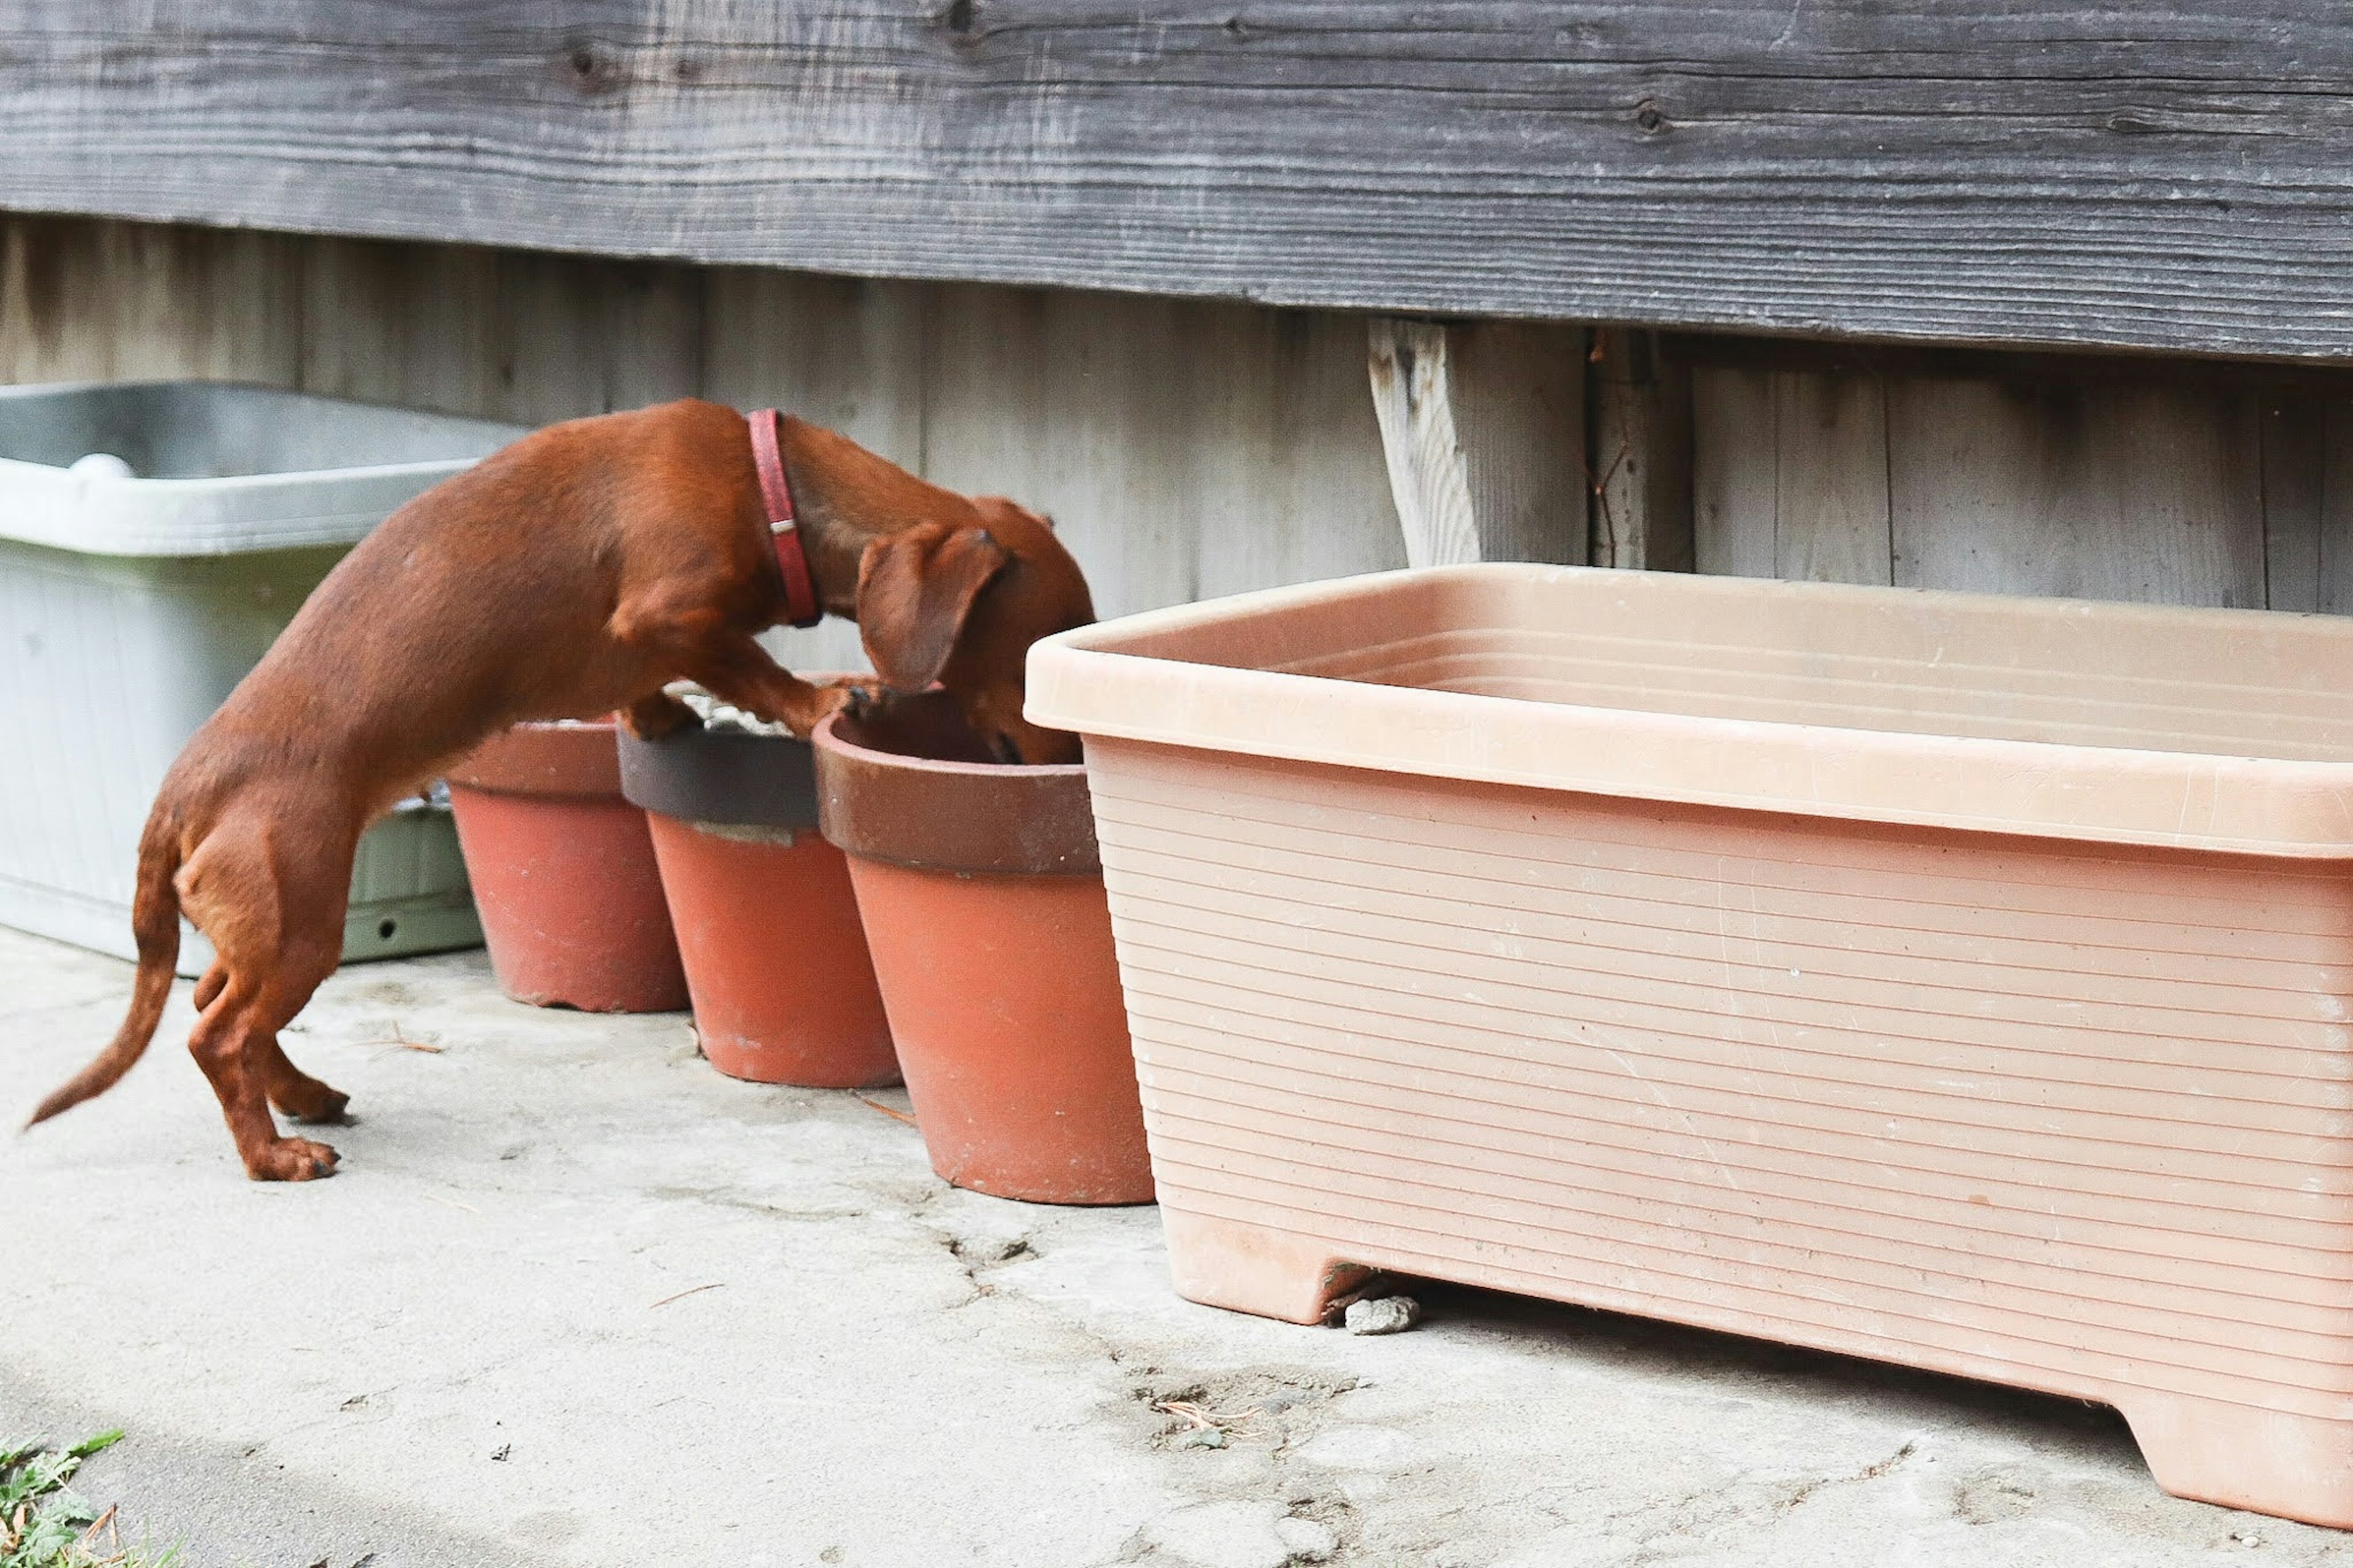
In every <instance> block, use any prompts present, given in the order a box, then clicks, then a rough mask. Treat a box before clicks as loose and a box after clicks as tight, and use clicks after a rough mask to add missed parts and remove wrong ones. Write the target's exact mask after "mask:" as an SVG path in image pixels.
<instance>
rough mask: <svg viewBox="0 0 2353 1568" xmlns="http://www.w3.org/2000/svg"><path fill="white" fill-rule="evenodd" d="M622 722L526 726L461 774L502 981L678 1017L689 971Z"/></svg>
mask: <svg viewBox="0 0 2353 1568" xmlns="http://www.w3.org/2000/svg"><path fill="white" fill-rule="evenodd" d="M614 728H615V727H614V725H613V723H612V721H609V720H607V721H603V722H599V723H594V724H579V723H554V724H518V725H516V726H515V727H514V728H513V729H512V730H509V731H506V732H505V733H504V734H501V735H498V736H495V737H493V738H492V739H491V740H489V741H487V742H483V744H482V745H481V746H480V747H478V748H477V749H476V750H475V752H474V753H473V754H472V755H471V756H470V757H468V758H467V759H466V760H465V761H464V762H463V763H459V765H458V766H457V767H455V768H452V769H451V770H450V772H449V804H450V805H451V807H452V808H453V809H454V810H455V812H456V814H457V818H458V843H459V847H460V848H461V849H462V850H463V851H464V853H465V857H466V874H467V876H468V877H469V878H470V879H471V880H472V882H473V884H474V903H475V905H476V907H477V908H478V909H479V910H480V911H481V916H482V937H483V941H484V942H485V943H486V944H487V945H488V946H489V948H490V950H491V971H492V972H493V973H496V974H497V976H498V980H499V989H500V990H501V991H503V992H505V993H506V994H508V995H510V996H512V997H513V998H514V999H515V1000H516V1001H518V1002H529V1003H531V1004H533V1005H535V1006H541V1007H577V1008H579V1009H580V1010H581V1011H582V1012H584V1013H666V1012H670V1011H671V1010H672V1009H675V1008H680V1007H683V1006H685V1005H686V975H685V973H684V972H683V971H681V969H680V967H679V961H678V942H677V939H676V938H674V937H673V936H672V935H671V934H670V911H669V910H668V908H667V907H665V905H664V904H663V902H662V890H661V878H660V875H659V872H657V871H656V870H655V868H654V850H653V842H652V840H651V839H650V838H649V837H648V836H647V833H646V815H645V813H644V812H642V811H640V810H638V808H637V807H636V806H634V805H630V804H629V803H628V802H627V801H625V800H623V799H622V798H621V775H620V762H619V758H618V757H617V754H616V752H615V750H614V742H613V731H614Z"/></svg>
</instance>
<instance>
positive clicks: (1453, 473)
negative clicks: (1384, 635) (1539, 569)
mask: <svg viewBox="0 0 2353 1568" xmlns="http://www.w3.org/2000/svg"><path fill="white" fill-rule="evenodd" d="M1369 337H1370V342H1369V345H1368V349H1369V353H1368V357H1367V361H1366V364H1367V369H1368V372H1369V374H1370V378H1371V381H1372V392H1373V411H1374V414H1375V416H1376V418H1377V421H1378V423H1379V426H1380V431H1381V446H1382V448H1383V451H1384V454H1385V455H1386V457H1387V459H1388V474H1389V493H1390V497H1391V499H1392V500H1395V502H1396V503H1397V510H1398V524H1399V527H1400V529H1401V530H1402V531H1403V533H1404V536H1405V544H1406V560H1407V562H1408V563H1409V564H1411V565H1415V566H1438V565H1460V564H1462V563H1468V562H1475V561H1542V562H1550V563H1554V564H1556V565H1581V564H1583V563H1584V562H1585V559H1586V553H1587V533H1588V521H1587V517H1586V494H1585V492H1586V485H1585V473H1586V465H1585V334H1584V332H1583V331H1582V330H1580V329H1578V328H1575V327H1567V328H1562V327H1548V326H1535V325H1531V324H1528V323H1525V322H1516V321H1500V322H1499V321H1490V322H1454V323H1448V322H1442V321H1420V320H1417V319H1415V318H1412V317H1398V316H1377V317H1375V318H1373V320H1372V321H1371V322H1370V333H1369Z"/></svg>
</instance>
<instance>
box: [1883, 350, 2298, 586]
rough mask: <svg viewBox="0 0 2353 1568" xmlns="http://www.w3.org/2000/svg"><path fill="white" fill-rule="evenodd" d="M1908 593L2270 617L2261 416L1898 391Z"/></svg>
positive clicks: (1939, 388) (1923, 387) (2132, 401)
mask: <svg viewBox="0 0 2353 1568" xmlns="http://www.w3.org/2000/svg"><path fill="white" fill-rule="evenodd" d="M1887 428H1888V442H1889V457H1888V463H1889V474H1890V490H1891V500H1892V511H1893V524H1894V577H1895V581H1896V582H1897V583H1898V584H1904V585H1906V586H1915V587H1934V588H1968V589H1984V590H1988V591H1991V592H1998V593H2012V594H2016V593H2027V594H2045V595H2063V596H2073V597H2083V598H2094V599H2130V600H2139V601H2143V602H2147V603H2156V604H2183V605H2249V606H2260V605H2263V601H2264V589H2263V485H2262V463H2261V458H2260V453H2261V449H2262V446H2261V429H2260V400H2259V399H2257V398H2256V397H2254V396H2253V395H2251V394H2248V393H2245V392H2242V391H2236V390H2232V391H2220V392H2214V391H2206V390H2202V389H2199V388H2195V387H2188V388H2185V387H2179V386H2152V387H2137V386H2133V385H2130V384H2122V383H2116V384H2099V385H2070V384H2054V383H2043V384H2002V383H1994V382H1936V381H1923V382H1913V381H1899V382H1896V383H1894V384H1892V385H1891V386H1890V387H1889V389H1888V406H1887Z"/></svg>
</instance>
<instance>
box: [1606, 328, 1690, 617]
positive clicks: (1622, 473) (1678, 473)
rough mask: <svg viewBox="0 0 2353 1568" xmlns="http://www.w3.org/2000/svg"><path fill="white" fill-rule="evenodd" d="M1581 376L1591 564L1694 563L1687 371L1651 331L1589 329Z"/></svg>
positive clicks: (1677, 567)
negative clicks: (1587, 413) (1588, 404)
mask: <svg viewBox="0 0 2353 1568" xmlns="http://www.w3.org/2000/svg"><path fill="white" fill-rule="evenodd" d="M1588 370H1589V373H1590V374H1589V376H1588V381H1589V384H1590V385H1591V388H1592V409H1593V412H1592V436H1591V437H1590V439H1589V440H1588V443H1587V450H1588V458H1587V474H1586V490H1587V499H1588V518H1587V531H1588V537H1589V539H1590V541H1591V542H1590V544H1589V546H1588V549H1589V552H1590V554H1589V559H1590V560H1591V561H1592V563H1593V564H1595V565H1596V566H1627V567H1635V568H1640V569H1647V570H1650V571H1653V572H1688V571H1690V570H1692V562H1693V552H1694V538H1693V526H1694V524H1693V520H1692V479H1693V468H1692V465H1693V461H1694V458H1693V452H1692V384H1691V371H1690V368H1689V367H1688V366H1687V365H1685V364H1683V363H1682V362H1681V361H1679V360H1675V359H1672V358H1671V357H1669V356H1667V355H1665V354H1663V353H1661V352H1660V349H1659V343H1658V334H1657V333H1655V332H1646V331H1632V330H1630V329H1627V328H1624V327H1604V328H1601V329H1599V331H1596V332H1595V333H1594V334H1593V349H1592V353H1591V354H1590V356H1589V364H1588Z"/></svg>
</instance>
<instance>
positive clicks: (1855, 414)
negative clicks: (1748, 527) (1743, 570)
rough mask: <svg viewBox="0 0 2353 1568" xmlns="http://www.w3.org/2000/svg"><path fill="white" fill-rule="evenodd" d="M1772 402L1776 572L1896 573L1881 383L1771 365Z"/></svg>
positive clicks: (1809, 576)
mask: <svg viewBox="0 0 2353 1568" xmlns="http://www.w3.org/2000/svg"><path fill="white" fill-rule="evenodd" d="M1773 405H1774V418H1773V425H1774V434H1775V444H1774V454H1773V458H1774V475H1775V480H1774V502H1773V518H1774V526H1773V574H1774V575H1775V576H1777V577H1786V578H1795V579H1797V580H1799V581H1801V582H1813V583H1877V584H1888V583H1891V582H1893V581H1894V568H1893V564H1892V563H1891V561H1890V550H1891V543H1890V538H1889V528H1888V495H1887V398H1886V390H1885V387H1884V384H1883V383H1882V382H1881V380H1880V378H1879V377H1877V376H1875V375H1845V376H1841V375H1824V374H1815V373H1792V372H1787V371H1784V372H1778V373H1776V374H1775V375H1774V377H1773Z"/></svg>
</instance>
